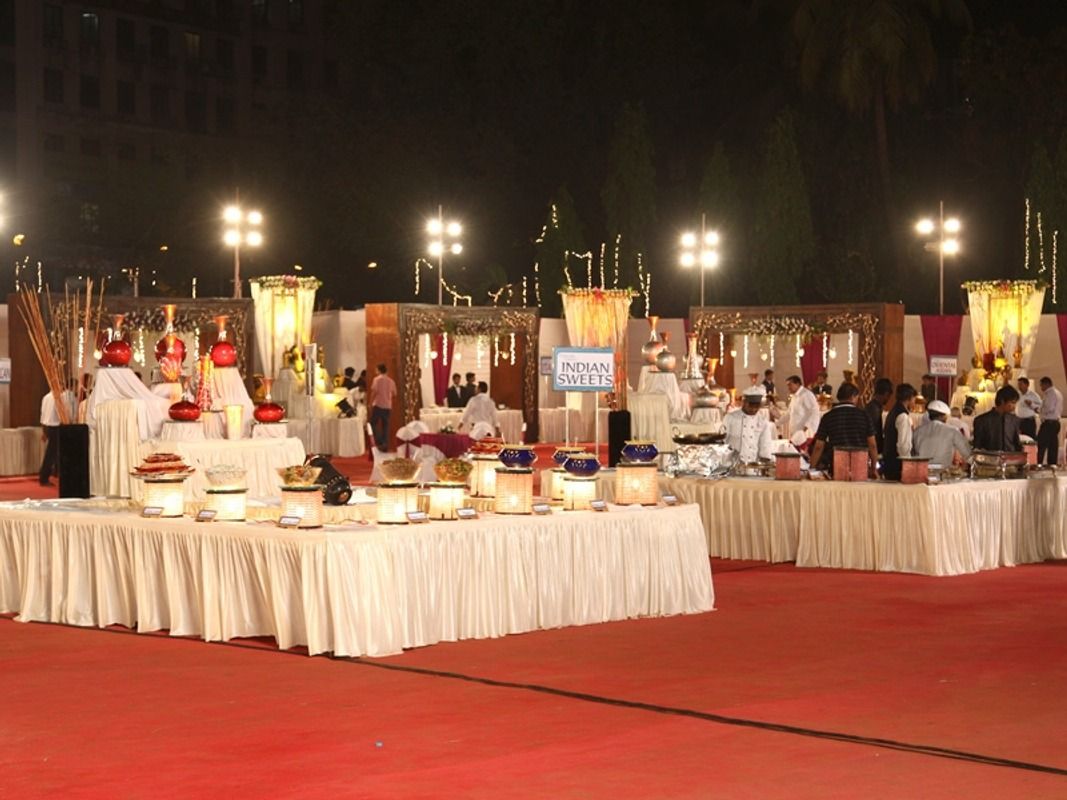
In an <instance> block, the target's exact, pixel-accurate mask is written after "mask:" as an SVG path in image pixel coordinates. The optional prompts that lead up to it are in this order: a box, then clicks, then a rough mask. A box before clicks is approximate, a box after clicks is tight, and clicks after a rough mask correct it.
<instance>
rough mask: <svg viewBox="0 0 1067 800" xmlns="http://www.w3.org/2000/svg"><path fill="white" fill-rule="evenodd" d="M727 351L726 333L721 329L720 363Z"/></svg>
mask: <svg viewBox="0 0 1067 800" xmlns="http://www.w3.org/2000/svg"><path fill="white" fill-rule="evenodd" d="M725 352H726V334H725V333H723V332H722V331H719V363H720V364H721V363H722V360H723V354H724V353H725Z"/></svg>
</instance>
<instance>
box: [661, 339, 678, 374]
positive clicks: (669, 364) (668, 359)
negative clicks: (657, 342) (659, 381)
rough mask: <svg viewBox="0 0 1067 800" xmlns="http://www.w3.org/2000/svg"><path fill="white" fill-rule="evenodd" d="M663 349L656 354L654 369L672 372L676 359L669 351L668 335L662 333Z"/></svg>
mask: <svg viewBox="0 0 1067 800" xmlns="http://www.w3.org/2000/svg"><path fill="white" fill-rule="evenodd" d="M662 335H663V348H662V349H661V350H660V351H659V352H658V353H657V354H656V369H658V370H659V371H660V372H674V366H675V364H676V363H677V361H678V359H677V357H676V356H675V355H674V353H672V352H671V351H670V347H669V344H670V334H669V333H668V332H667V331H664V332H663V334H662Z"/></svg>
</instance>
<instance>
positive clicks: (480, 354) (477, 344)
mask: <svg viewBox="0 0 1067 800" xmlns="http://www.w3.org/2000/svg"><path fill="white" fill-rule="evenodd" d="M483 358H485V337H484V336H479V337H477V338H476V339H475V340H474V360H475V362H476V365H475V369H478V370H481V368H482V359H483Z"/></svg>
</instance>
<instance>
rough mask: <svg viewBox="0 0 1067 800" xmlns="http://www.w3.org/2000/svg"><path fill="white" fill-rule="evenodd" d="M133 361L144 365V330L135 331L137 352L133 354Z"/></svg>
mask: <svg viewBox="0 0 1067 800" xmlns="http://www.w3.org/2000/svg"><path fill="white" fill-rule="evenodd" d="M133 358H134V360H135V361H136V362H137V363H138V364H141V365H144V363H145V361H144V359H145V355H144V328H138V329H137V352H135V353H134V354H133Z"/></svg>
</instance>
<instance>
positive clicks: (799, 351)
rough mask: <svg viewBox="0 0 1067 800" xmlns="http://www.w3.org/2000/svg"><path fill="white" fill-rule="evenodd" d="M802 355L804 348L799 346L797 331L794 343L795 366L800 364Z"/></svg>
mask: <svg viewBox="0 0 1067 800" xmlns="http://www.w3.org/2000/svg"><path fill="white" fill-rule="evenodd" d="M803 355H804V348H803V347H801V346H800V334H799V333H798V334H797V343H796V361H797V366H798V367H799V366H800V358H801V356H803Z"/></svg>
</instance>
